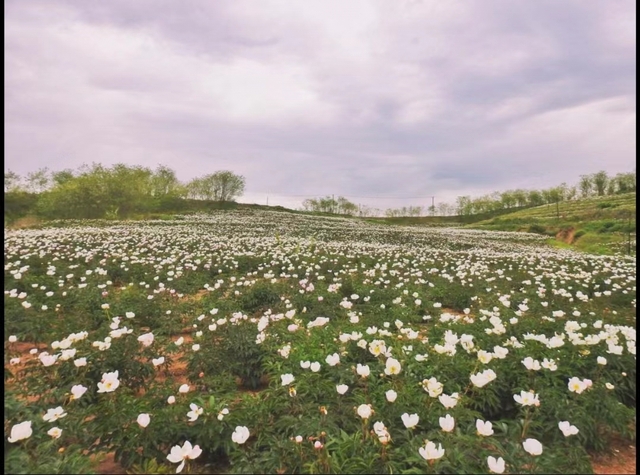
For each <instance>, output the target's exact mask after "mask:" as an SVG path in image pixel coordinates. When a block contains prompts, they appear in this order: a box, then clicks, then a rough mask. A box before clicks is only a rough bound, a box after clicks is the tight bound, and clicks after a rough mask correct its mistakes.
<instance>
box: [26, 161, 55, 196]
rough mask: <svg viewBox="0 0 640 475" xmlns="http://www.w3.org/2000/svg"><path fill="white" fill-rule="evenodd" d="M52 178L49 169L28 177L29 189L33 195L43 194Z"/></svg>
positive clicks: (30, 174)
mask: <svg viewBox="0 0 640 475" xmlns="http://www.w3.org/2000/svg"><path fill="white" fill-rule="evenodd" d="M50 182H51V176H50V173H49V169H48V168H47V167H44V168H40V169H39V170H37V171H35V172H32V173H29V174H28V175H27V188H28V189H29V191H30V192H32V193H41V192H43V191H44V190H46V189H47V188H48V187H49V183H50Z"/></svg>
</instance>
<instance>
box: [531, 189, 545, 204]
mask: <svg viewBox="0 0 640 475" xmlns="http://www.w3.org/2000/svg"><path fill="white" fill-rule="evenodd" d="M527 202H528V204H529V206H540V205H543V204H544V198H543V196H542V193H541V192H540V191H538V190H530V191H529V193H528V195H527Z"/></svg>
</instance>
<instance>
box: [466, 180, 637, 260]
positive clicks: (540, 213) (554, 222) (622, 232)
mask: <svg viewBox="0 0 640 475" xmlns="http://www.w3.org/2000/svg"><path fill="white" fill-rule="evenodd" d="M635 213H636V194H635V192H634V193H625V194H621V195H614V196H602V197H594V198H588V199H582V200H576V201H569V202H563V203H560V204H559V205H558V206H557V207H556V206H555V205H543V206H536V207H534V208H528V209H523V210H519V211H515V212H513V213H509V214H505V215H502V216H497V217H494V218H491V219H487V220H483V221H480V222H477V223H473V224H471V225H468V227H470V228H475V229H485V230H490V231H525V232H534V233H538V234H545V235H548V236H550V237H553V238H554V239H549V241H548V242H549V243H550V244H551V245H553V246H554V247H562V248H565V247H566V248H571V249H576V250H579V251H584V252H588V253H590V254H614V253H617V252H623V253H626V252H628V250H627V249H628V244H627V243H628V239H629V232H631V240H632V245H631V253H633V254H635V231H636V222H635Z"/></svg>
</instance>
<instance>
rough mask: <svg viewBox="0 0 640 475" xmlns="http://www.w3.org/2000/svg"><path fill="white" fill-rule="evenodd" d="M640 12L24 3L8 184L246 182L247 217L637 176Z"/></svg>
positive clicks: (592, 1)
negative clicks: (110, 179)
mask: <svg viewBox="0 0 640 475" xmlns="http://www.w3.org/2000/svg"><path fill="white" fill-rule="evenodd" d="M635 14H636V7H635V1H634V0H607V1H600V0H549V1H545V0H518V1H508V0H495V1H494V0H463V1H454V0H446V1H444V0H386V1H382V0H381V1H375V0H373V1H368V0H347V1H345V0H321V1H314V0H304V1H299V0H297V1H294V0H286V1H285V0H281V1H277V0H273V1H265V0H253V1H244V0H226V1H207V0H179V1H178V0H109V1H102V0H75V1H74V0H5V169H7V168H9V169H11V170H13V171H15V172H18V173H20V174H26V173H27V172H29V171H33V170H36V169H38V168H39V167H43V166H47V167H49V168H50V169H62V168H76V167H78V166H80V165H81V164H83V163H91V162H94V161H95V162H101V163H103V164H107V165H110V164H113V163H118V162H123V163H127V164H138V165H144V166H148V167H152V168H155V167H156V166H157V165H158V164H160V163H161V164H165V165H168V166H170V167H171V168H173V169H174V170H176V172H177V175H178V177H179V178H180V179H181V180H188V179H190V178H193V177H195V176H198V175H202V174H205V173H211V172H214V171H216V170H220V169H230V170H233V171H235V172H237V173H241V174H243V175H245V177H246V179H247V193H246V194H245V197H244V199H243V200H242V201H245V202H260V203H264V202H265V201H266V197H267V196H269V204H283V205H289V206H295V205H297V204H299V203H300V201H301V200H302V199H304V196H318V195H325V194H335V195H339V194H341V195H344V196H347V197H352V200H353V201H355V202H359V203H363V204H369V205H371V206H376V207H380V208H386V207H393V206H402V205H410V204H424V203H425V202H427V199H426V198H427V197H429V196H435V197H436V198H435V199H436V202H440V201H453V200H455V197H456V196H457V195H460V194H471V195H479V194H482V193H485V192H490V191H494V190H504V189H508V188H514V187H525V188H533V187H541V186H551V185H556V184H559V183H560V182H562V181H566V182H568V183H569V184H573V183H575V182H576V181H577V179H578V176H579V175H580V174H584V173H592V172H596V171H598V170H601V169H605V170H607V171H609V172H611V173H617V172H626V171H631V170H632V169H633V168H634V161H633V159H634V154H635V146H636V138H635V123H636V109H635V99H636V87H635V79H636V77H635V72H636V59H635V56H636V32H635V30H636V22H635ZM429 201H430V200H429ZM427 204H430V203H427Z"/></svg>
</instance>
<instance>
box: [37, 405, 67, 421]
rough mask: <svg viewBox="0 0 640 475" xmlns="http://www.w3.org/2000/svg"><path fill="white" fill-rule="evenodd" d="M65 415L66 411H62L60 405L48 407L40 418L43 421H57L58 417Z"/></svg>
mask: <svg viewBox="0 0 640 475" xmlns="http://www.w3.org/2000/svg"><path fill="white" fill-rule="evenodd" d="M66 415H67V413H66V412H64V409H62V407H61V406H58V407H56V408H53V409H48V410H47V413H46V414H45V415H44V416H42V419H44V421H45V422H54V421H57V420H58V419H62V418H63V417H65V416H66Z"/></svg>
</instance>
